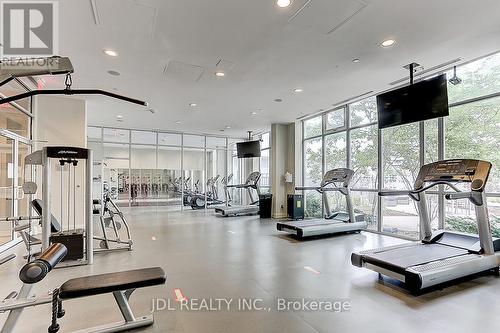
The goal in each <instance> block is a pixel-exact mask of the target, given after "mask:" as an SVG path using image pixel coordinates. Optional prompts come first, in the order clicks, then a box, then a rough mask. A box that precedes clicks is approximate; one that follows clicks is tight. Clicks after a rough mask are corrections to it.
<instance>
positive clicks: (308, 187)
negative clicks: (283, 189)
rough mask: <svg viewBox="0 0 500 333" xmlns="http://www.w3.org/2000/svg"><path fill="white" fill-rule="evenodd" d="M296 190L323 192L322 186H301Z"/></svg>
mask: <svg viewBox="0 0 500 333" xmlns="http://www.w3.org/2000/svg"><path fill="white" fill-rule="evenodd" d="M295 190H297V191H318V192H321V190H322V188H321V186H319V187H318V186H299V187H296V188H295Z"/></svg>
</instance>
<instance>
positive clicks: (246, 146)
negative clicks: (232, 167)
mask: <svg viewBox="0 0 500 333" xmlns="http://www.w3.org/2000/svg"><path fill="white" fill-rule="evenodd" d="M236 150H237V152H238V158H252V157H260V141H245V142H238V143H237V144H236Z"/></svg>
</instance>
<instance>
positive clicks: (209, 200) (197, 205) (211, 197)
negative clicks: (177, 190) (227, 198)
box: [191, 175, 225, 210]
mask: <svg viewBox="0 0 500 333" xmlns="http://www.w3.org/2000/svg"><path fill="white" fill-rule="evenodd" d="M219 177H220V176H219V175H217V176H215V177H213V178H210V179H208V180H207V192H206V193H205V194H197V195H195V196H193V198H192V199H191V208H192V209H194V210H198V209H204V208H205V203H206V204H207V206H210V205H220V204H223V203H224V202H223V201H221V200H219V192H218V189H217V183H218V182H219ZM224 178H225V177H224ZM205 199H206V200H205ZM205 201H206V202H205Z"/></svg>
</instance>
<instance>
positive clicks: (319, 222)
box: [280, 220, 345, 228]
mask: <svg viewBox="0 0 500 333" xmlns="http://www.w3.org/2000/svg"><path fill="white" fill-rule="evenodd" d="M339 223H345V222H343V221H337V220H309V221H308V220H304V221H300V222H284V223H280V224H281V225H283V226H291V227H296V228H307V227H315V226H322V225H330V224H339Z"/></svg>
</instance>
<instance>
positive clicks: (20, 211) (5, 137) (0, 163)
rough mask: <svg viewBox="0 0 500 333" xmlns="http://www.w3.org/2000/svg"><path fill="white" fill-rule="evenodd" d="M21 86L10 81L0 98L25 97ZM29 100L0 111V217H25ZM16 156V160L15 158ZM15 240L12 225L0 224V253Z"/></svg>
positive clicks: (3, 87) (26, 208)
mask: <svg viewBox="0 0 500 333" xmlns="http://www.w3.org/2000/svg"><path fill="white" fill-rule="evenodd" d="M29 90H30V87H28V86H27V85H26V84H25V83H23V82H22V81H21V80H19V79H14V80H12V81H10V82H8V83H6V84H4V85H2V86H1V87H0V98H5V97H10V96H14V95H17V94H21V93H25V92H27V91H29ZM31 111H32V110H31V98H25V99H22V100H18V101H16V102H12V103H9V104H4V105H2V106H1V111H0V217H2V218H4V217H12V216H20V215H24V216H26V215H29V202H28V197H27V196H25V195H24V193H23V191H22V185H23V183H24V182H25V181H28V180H31V173H30V172H29V171H27V172H26V173H25V172H24V157H25V156H27V155H28V154H29V153H31V144H30V142H29V140H30V139H31V123H32V117H33V116H32V113H31ZM16 155H17V156H16ZM17 240H18V237H17V235H16V233H15V232H14V231H13V224H12V223H6V222H2V223H1V224H0V252H1V251H3V250H4V249H7V248H8V247H10V246H11V245H13V244H15V242H16V241H17Z"/></svg>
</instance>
